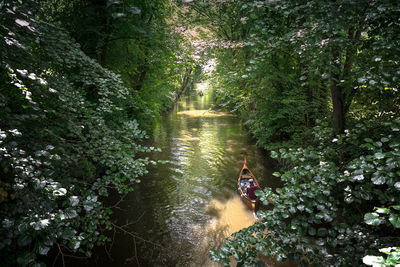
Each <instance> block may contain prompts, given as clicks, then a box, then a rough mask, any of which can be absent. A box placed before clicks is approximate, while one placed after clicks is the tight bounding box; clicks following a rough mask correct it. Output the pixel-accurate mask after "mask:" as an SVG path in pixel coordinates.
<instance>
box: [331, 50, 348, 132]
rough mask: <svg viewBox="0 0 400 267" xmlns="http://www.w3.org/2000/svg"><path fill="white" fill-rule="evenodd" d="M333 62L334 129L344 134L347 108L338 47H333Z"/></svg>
mask: <svg viewBox="0 0 400 267" xmlns="http://www.w3.org/2000/svg"><path fill="white" fill-rule="evenodd" d="M332 54H333V62H332V67H333V69H332V70H331V83H332V84H331V86H330V89H331V98H332V106H333V129H334V133H335V134H336V135H339V134H342V133H343V132H344V127H345V112H344V111H345V109H344V98H343V88H342V86H340V84H339V82H340V75H339V74H340V72H341V66H340V52H339V48H338V47H334V48H333V53H332Z"/></svg>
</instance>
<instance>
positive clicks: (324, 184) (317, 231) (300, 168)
mask: <svg viewBox="0 0 400 267" xmlns="http://www.w3.org/2000/svg"><path fill="white" fill-rule="evenodd" d="M399 125H400V121H398V120H395V121H393V122H388V123H384V124H381V125H380V126H379V129H380V131H381V133H380V135H379V136H372V135H368V133H370V132H371V131H370V129H373V128H375V127H377V125H369V126H370V127H371V128H369V127H368V126H367V125H365V124H361V123H360V124H359V125H358V126H356V127H355V129H354V130H352V131H347V133H346V135H345V136H341V137H339V138H334V139H333V140H332V139H331V137H330V129H329V128H325V127H320V126H318V127H317V128H316V129H314V132H316V133H318V134H317V135H316V136H315V139H314V145H313V146H309V147H307V148H298V149H290V150H284V149H282V150H281V151H280V152H279V153H273V154H272V156H274V157H278V156H279V157H281V158H283V159H286V160H290V161H291V163H292V166H294V167H292V168H290V169H289V170H288V171H286V172H284V173H283V174H280V173H275V175H277V176H280V177H281V180H282V181H283V182H284V183H285V186H284V187H283V188H279V189H276V192H275V193H274V192H272V191H271V190H270V189H268V188H267V189H265V190H264V193H263V194H261V195H259V197H260V200H261V201H263V202H265V204H267V203H268V202H267V201H266V200H267V199H266V196H267V197H268V198H269V199H271V200H273V201H274V202H275V205H274V209H273V210H267V211H259V212H258V213H257V214H258V216H259V217H260V218H261V222H258V223H256V224H255V225H253V226H251V227H249V228H248V229H245V230H242V231H240V232H238V233H236V234H234V235H233V238H232V239H228V240H227V242H226V243H225V244H224V245H223V246H222V247H221V249H220V250H219V251H214V252H213V253H212V255H213V259H214V260H216V261H220V262H224V261H228V260H229V257H230V256H231V255H235V253H238V251H241V252H242V253H241V254H240V256H239V258H238V260H243V261H245V262H246V263H247V264H253V263H254V262H255V259H256V258H257V257H258V256H259V255H260V254H261V253H262V254H263V255H265V256H272V257H275V258H276V259H278V260H291V261H301V260H302V261H305V263H304V264H306V263H307V264H312V265H314V266H326V265H335V266H349V265H354V264H356V263H355V259H359V260H361V259H362V258H363V257H364V256H365V255H368V254H369V253H371V252H373V251H377V250H378V249H379V248H382V247H387V246H393V245H394V244H399V243H400V238H399V235H398V230H397V228H398V227H399V225H398V218H399V216H398V206H399V204H400V202H399V198H398V194H399V189H398V186H397V184H396V183H398V182H399V171H400V160H399V157H398V155H399V152H400V150H399V144H400V143H399V142H400V139H399V135H398V134H396V133H397V128H398V126H399ZM324 128H325V130H324ZM364 136H370V137H371V138H364ZM363 139H365V140H363ZM382 141H384V142H382ZM343 147H346V149H348V151H351V152H352V153H351V154H345V155H342V156H341V157H346V158H348V160H347V161H346V162H343V161H341V159H340V154H341V153H342V154H343V153H344V152H343ZM359 147H361V150H360V149H359ZM354 151H357V153H354ZM350 158H351V159H350ZM378 177H379V178H378ZM380 205H385V206H387V208H375V212H374V213H367V212H368V211H369V210H370V209H371V206H380ZM383 217H385V218H386V220H384V219H383ZM364 221H365V223H364ZM253 233H254V234H253ZM249 234H250V235H249ZM238 244H240V245H238ZM222 248H224V249H222ZM358 264H360V263H358Z"/></svg>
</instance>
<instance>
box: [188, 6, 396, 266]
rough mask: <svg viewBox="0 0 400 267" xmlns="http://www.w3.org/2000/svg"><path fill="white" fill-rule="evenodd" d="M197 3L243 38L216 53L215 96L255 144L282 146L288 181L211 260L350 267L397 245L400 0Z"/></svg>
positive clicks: (221, 29) (218, 25)
mask: <svg viewBox="0 0 400 267" xmlns="http://www.w3.org/2000/svg"><path fill="white" fill-rule="evenodd" d="M190 5H192V6H193V7H194V10H197V11H198V16H200V17H201V18H208V19H210V20H203V23H207V21H208V22H210V21H211V22H210V23H211V24H212V25H211V26H210V27H209V28H210V29H213V30H214V31H215V34H216V36H219V38H223V39H224V40H225V41H232V42H235V43H236V46H235V47H231V48H224V49H219V50H217V51H216V52H215V53H216V57H217V60H218V65H217V69H216V74H215V78H214V81H215V83H214V86H215V88H216V90H217V97H218V99H219V103H220V105H221V106H224V107H226V108H229V109H230V110H232V111H234V112H237V113H239V114H241V115H242V118H243V119H244V121H245V123H246V125H247V126H248V128H249V130H250V132H251V133H253V135H254V136H255V138H256V139H257V141H258V144H259V145H260V146H262V147H264V148H267V149H279V152H273V153H272V155H273V156H274V157H275V158H277V159H278V160H279V162H280V163H281V164H280V165H281V168H282V172H281V173H278V172H277V173H276V175H277V176H280V177H281V180H282V181H283V182H285V185H284V187H283V188H281V189H278V190H276V191H275V192H272V191H271V190H270V189H266V190H265V191H264V193H261V192H260V197H261V199H262V200H265V195H268V196H269V197H272V198H273V200H274V201H275V202H276V205H275V206H274V209H273V210H268V211H260V212H259V216H260V217H261V218H262V220H261V222H259V223H256V224H255V225H254V226H252V227H250V228H248V229H244V230H242V231H240V232H239V233H237V234H235V235H234V236H233V237H232V238H230V239H228V241H227V243H225V244H224V245H222V247H221V249H220V250H219V251H213V252H212V255H213V256H212V257H213V259H214V260H217V261H220V262H223V263H225V264H228V263H229V261H230V258H229V256H230V255H233V256H234V257H235V259H236V260H237V261H239V262H240V263H241V264H244V265H246V266H247V265H252V264H254V263H255V262H256V261H257V259H259V258H257V257H258V256H260V254H261V253H262V254H264V255H266V256H273V257H275V258H277V259H279V260H287V259H288V260H294V261H301V263H302V264H304V265H308V264H309V263H311V264H313V265H314V266H327V265H330V264H332V265H338V266H339V265H340V266H349V265H353V264H356V265H358V264H361V261H362V258H363V257H364V256H365V255H367V254H376V253H378V249H381V248H383V247H392V246H399V245H400V239H399V230H398V228H400V225H399V224H398V219H399V213H398V210H399V207H400V206H399V204H400V199H399V197H398V195H399V185H400V178H399V174H400V173H399V170H400V169H399V167H400V162H399V157H398V156H399V154H398V153H399V151H398V146H399V134H398V131H399V123H400V120H399V119H400V118H399V114H400V112H399V104H400V103H399V100H400V99H399V93H398V87H399V71H398V70H399V55H400V53H399V52H400V51H399V36H400V32H399V29H400V28H399V17H400V16H399V15H400V13H399V11H400V5H399V3H398V2H397V1H348V0H346V1H318V0H317V1H306V2H304V1H205V0H204V1H194V2H191V3H190ZM227 6H228V7H227ZM224 11H226V12H224ZM232 21H234V22H232ZM227 25H229V26H230V28H229V30H227V29H226V26H227ZM227 32H229V34H226V33H227ZM285 148H286V149H285ZM287 148H289V149H287ZM265 203H266V204H267V203H268V201H265ZM373 210H375V212H372V211H373ZM384 218H386V219H389V220H388V221H387V220H384ZM385 251H394V250H385ZM389 254H390V253H389ZM369 257H370V258H369V259H372V258H373V259H375V260H376V259H379V260H381V261H384V258H382V257H380V258H379V257H378V258H374V257H372V256H369ZM371 257H372V258H371ZM357 260H358V263H357ZM355 262H356V263H355Z"/></svg>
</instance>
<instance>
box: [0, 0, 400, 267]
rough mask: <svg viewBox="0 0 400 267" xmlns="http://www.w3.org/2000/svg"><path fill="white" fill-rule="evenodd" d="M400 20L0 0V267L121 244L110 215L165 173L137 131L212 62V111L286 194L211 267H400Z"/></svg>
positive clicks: (337, 7)
mask: <svg viewBox="0 0 400 267" xmlns="http://www.w3.org/2000/svg"><path fill="white" fill-rule="evenodd" d="M399 18H400V3H399V2H398V1H396V0H372V1H363V0H329V1H326V0H325V1H324V0H311V1H300V0H280V1H276V0H268V1H253V0H237V1H236V0H235V1H233V0H218V1H214V0H184V1H178V0H177V1H170V0H102V1H94V0H90V1H81V0H72V1H66V0H63V1H51V0H41V1H33V0H18V1H0V23H1V24H0V33H1V37H2V38H1V40H0V49H1V53H0V68H1V73H0V85H1V86H0V111H1V112H0V160H1V161H0V207H1V209H0V222H1V228H0V256H1V260H0V263H1V265H7V266H11V265H21V266H26V265H39V264H40V262H41V261H43V259H44V258H45V256H46V255H48V254H49V251H50V250H53V251H55V255H58V256H57V257H58V260H60V261H61V260H62V262H64V258H65V257H66V256H71V255H74V256H75V257H90V256H91V253H92V252H91V251H92V249H93V247H94V246H95V245H96V244H97V245H101V244H103V243H104V242H106V241H107V240H109V238H108V237H107V235H106V231H107V229H111V228H113V227H114V228H115V227H118V226H117V225H114V224H113V223H112V222H111V221H110V214H111V212H112V211H111V209H110V208H109V207H106V206H105V205H104V204H103V199H104V198H105V197H107V196H108V194H109V193H110V192H111V191H117V192H119V193H121V194H126V193H127V192H129V191H132V190H133V188H134V184H135V183H138V182H140V177H141V176H142V175H144V174H145V173H147V170H146V166H147V165H148V164H149V163H152V164H156V162H153V161H151V160H149V159H148V158H147V157H146V153H148V152H153V151H157V149H156V148H154V147H144V146H143V145H141V144H142V140H143V139H144V138H146V137H147V134H146V132H145V131H144V130H143V129H147V128H149V126H150V125H151V122H152V119H153V118H154V117H156V116H158V115H159V114H160V113H161V112H163V111H165V110H167V109H168V108H170V107H171V105H172V104H173V102H174V100H176V99H177V98H179V97H180V96H181V95H182V94H183V93H184V92H185V90H187V89H188V88H190V87H191V86H192V85H193V82H194V81H195V80H196V79H198V77H199V75H201V69H200V65H201V61H206V60H208V59H210V58H213V57H214V58H215V61H216V62H217V64H216V68H215V71H214V73H213V74H212V76H211V78H210V79H211V81H212V83H211V84H212V86H213V87H214V90H215V95H216V100H217V103H218V106H219V107H222V108H225V109H228V110H229V111H231V112H235V113H237V114H238V115H239V116H240V117H241V118H242V119H243V121H244V123H245V125H246V126H247V128H248V130H249V132H251V133H252V135H253V136H254V137H255V139H256V140H257V143H258V145H259V146H260V147H263V148H265V149H269V150H274V151H272V152H271V156H272V157H274V158H276V159H277V162H278V163H279V166H280V170H279V172H276V173H275V175H276V176H278V177H280V179H281V180H282V182H284V186H283V187H282V188H279V189H276V190H272V189H269V188H266V189H264V191H258V196H259V197H260V199H261V200H262V201H263V202H264V203H265V204H266V205H267V204H268V201H267V199H266V196H268V198H270V199H272V200H274V202H275V203H276V204H275V205H274V207H273V208H271V209H268V210H266V209H262V210H261V211H259V212H258V216H259V217H260V218H261V220H260V221H259V222H257V223H256V224H254V225H253V226H251V227H249V228H247V229H243V230H241V231H240V232H238V233H235V234H234V235H233V236H232V237H230V238H228V239H227V240H226V242H225V243H224V244H222V245H221V247H220V249H218V250H213V251H211V257H212V259H213V260H215V261H219V262H222V263H223V264H225V265H229V263H230V261H231V259H232V257H231V256H233V257H234V258H235V259H236V261H237V262H238V265H239V266H240V265H241V266H252V265H254V264H255V263H257V262H260V261H259V260H260V258H261V257H262V256H268V257H275V258H276V259H278V260H293V261H297V262H300V263H301V264H302V265H303V266H307V265H309V264H312V265H313V266H328V265H333V266H351V265H361V264H362V262H363V261H364V263H365V264H370V265H372V264H381V265H382V266H389V265H390V264H395V263H397V264H398V263H399V259H398V255H399V247H400V232H399V231H400V230H399V228H400V198H399V195H400V194H399V193H400V192H399V191H400V151H399V149H400V135H399V132H400V117H399V114H400V94H399V92H398V88H399V83H400V81H399V78H400V68H399V60H400V38H399V37H400V21H399ZM188 30H189V31H190V30H191V31H192V32H191V34H194V35H196V36H197V38H198V39H201V40H197V42H193V39H192V40H190V37H188V36H189V35H190V34H187V31H188ZM196 30H197V31H196ZM59 256H60V257H59ZM56 260H57V259H56ZM385 264H386V265H385Z"/></svg>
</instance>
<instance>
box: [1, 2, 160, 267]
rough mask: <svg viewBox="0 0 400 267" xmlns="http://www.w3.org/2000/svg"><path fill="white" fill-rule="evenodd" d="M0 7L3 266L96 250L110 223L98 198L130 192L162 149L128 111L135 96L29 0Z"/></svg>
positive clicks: (101, 242)
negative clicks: (147, 143)
mask: <svg viewBox="0 0 400 267" xmlns="http://www.w3.org/2000/svg"><path fill="white" fill-rule="evenodd" d="M20 2H24V4H18V3H14V4H9V3H4V2H2V3H0V8H1V12H0V22H1V27H0V31H1V35H2V38H1V41H0V49H1V51H2V53H1V54H0V62H1V73H0V85H1V87H0V103H1V105H0V110H1V112H0V129H1V130H0V159H1V161H0V177H1V178H0V206H1V209H0V223H1V228H0V258H1V260H0V265H3V266H14V265H19V266H27V265H35V266H38V265H39V262H40V255H47V254H48V253H49V250H50V249H52V248H54V249H55V250H57V251H58V252H59V253H60V255H61V256H62V258H63V260H64V256H67V255H70V254H81V255H82V256H90V255H91V250H92V248H93V247H94V246H95V245H101V244H103V243H104V242H105V241H106V240H107V239H108V238H107V237H106V236H105V235H104V231H105V230H106V229H110V228H111V224H110V221H109V216H110V214H111V210H110V209H109V208H107V207H105V206H104V205H103V203H102V202H101V198H102V197H103V196H107V195H108V192H109V190H114V189H115V190H117V191H118V192H120V193H127V192H129V191H131V190H133V185H134V184H135V183H138V182H140V180H139V177H140V176H142V175H143V174H145V173H147V171H146V168H145V167H146V165H147V164H148V163H149V162H150V161H149V160H148V159H147V158H138V157H137V153H139V152H140V153H141V152H150V151H154V150H156V149H155V148H153V147H150V148H147V147H143V146H142V145H140V141H141V140H142V139H143V138H145V137H146V133H145V132H144V131H142V130H141V129H140V128H139V126H138V123H137V122H136V121H135V120H134V119H133V118H132V117H130V116H129V114H128V113H127V110H128V108H127V107H130V106H132V104H134V103H132V102H133V100H134V97H133V96H132V93H131V90H129V89H128V88H126V87H124V86H123V83H122V81H121V79H120V78H119V76H118V75H116V74H114V73H112V72H110V71H109V70H107V69H104V68H102V67H101V66H100V65H99V64H98V63H96V61H94V60H93V59H90V58H89V57H87V56H86V55H85V54H84V53H83V52H82V51H81V50H80V48H79V46H78V45H77V44H75V43H74V42H72V41H71V38H70V37H69V36H68V35H67V34H66V33H65V32H64V31H63V30H62V29H60V28H57V27H55V26H54V25H52V24H49V23H45V22H43V21H41V20H40V16H38V14H36V13H35V14H33V13H32V12H35V8H34V6H33V7H32V5H31V4H32V2H30V1H20Z"/></svg>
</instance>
